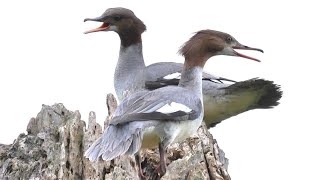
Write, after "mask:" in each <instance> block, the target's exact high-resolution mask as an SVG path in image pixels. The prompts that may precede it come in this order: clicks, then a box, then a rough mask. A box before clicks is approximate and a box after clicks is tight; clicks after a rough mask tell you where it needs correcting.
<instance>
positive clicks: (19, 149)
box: [0, 94, 230, 180]
mask: <svg viewBox="0 0 320 180" xmlns="http://www.w3.org/2000/svg"><path fill="white" fill-rule="evenodd" d="M107 106H108V109H109V113H110V114H111V113H112V112H113V111H114V109H115V107H116V106H117V102H116V100H115V98H114V97H113V95H110V94H109V95H108V98H107ZM110 114H109V117H108V118H107V119H106V122H105V126H106V125H107V124H108V120H109V119H110V116H111V115H110ZM102 131H103V130H102V127H101V126H100V125H99V124H98V123H96V116H95V113H94V112H90V114H89V121H88V128H86V125H85V122H84V121H82V120H81V115H80V113H79V112H78V111H75V112H72V111H69V110H67V109H66V108H65V107H64V106H63V105H62V104H55V105H53V106H47V105H43V106H42V109H41V111H40V112H39V114H38V115H37V117H36V118H32V119H31V120H30V122H29V124H28V127H27V132H28V134H27V135H26V134H20V135H19V136H18V138H17V139H16V140H15V141H14V142H13V144H11V145H2V144H0V179H8V180H11V179H102V180H104V179H138V173H137V170H136V166H135V162H134V158H132V157H129V156H122V157H119V158H116V159H114V160H112V161H102V160H99V161H97V162H90V161H88V159H85V158H84V157H83V154H84V151H85V150H86V149H87V148H88V147H89V146H90V144H91V143H92V142H93V141H94V140H96V139H97V138H98V137H99V136H100V135H101V133H102ZM141 154H142V157H143V159H142V168H143V171H144V172H145V174H146V176H147V178H148V179H152V177H154V175H155V174H154V173H153V171H154V169H155V168H156V167H157V166H158V164H159V153H158V150H157V149H155V150H144V151H142V152H141ZM166 158H167V165H168V168H167V173H166V174H165V176H163V177H162V179H230V177H229V175H228V173H227V165H228V160H227V159H226V158H225V157H224V153H223V152H222V150H221V149H219V147H218V145H217V142H216V141H215V140H214V139H213V138H212V136H211V134H210V133H209V132H208V130H207V128H206V127H205V125H203V126H202V127H201V128H199V130H198V133H197V134H196V135H195V136H193V137H191V138H189V139H187V140H185V141H184V142H182V143H179V144H173V145H172V146H170V147H169V148H168V149H167V157H166Z"/></svg>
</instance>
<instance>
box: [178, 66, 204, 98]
mask: <svg viewBox="0 0 320 180" xmlns="http://www.w3.org/2000/svg"><path fill="white" fill-rule="evenodd" d="M202 72H203V67H202V66H192V67H188V66H187V65H186V64H185V65H184V68H183V70H182V73H181V79H180V82H179V86H180V87H184V88H187V89H190V90H192V91H194V93H195V94H198V95H199V96H202Z"/></svg>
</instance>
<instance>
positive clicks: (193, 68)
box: [85, 30, 253, 177]
mask: <svg viewBox="0 0 320 180" xmlns="http://www.w3.org/2000/svg"><path fill="white" fill-rule="evenodd" d="M230 37H231V39H230ZM234 47H246V46H243V45H241V44H240V43H239V42H238V41H236V40H235V39H234V38H233V37H232V36H230V35H229V34H226V33H223V32H219V31H213V30H202V31H199V32H197V33H196V34H195V35H194V36H193V37H191V38H190V40H189V41H187V42H186V43H185V44H184V45H183V47H182V48H181V49H180V53H181V54H182V55H183V56H184V57H185V63H184V66H183V69H182V73H181V79H180V81H179V85H178V86H166V87H162V88H159V89H155V90H153V91H138V92H135V93H132V94H130V95H128V96H127V97H126V98H124V99H123V101H122V102H121V103H120V105H119V106H118V107H117V109H116V110H115V112H114V114H113V118H112V120H111V121H110V125H109V126H108V127H107V128H106V129H105V130H104V132H103V134H102V136H101V137H99V138H98V139H97V140H96V141H95V142H94V143H93V144H92V145H91V146H90V148H89V149H88V150H87V151H86V152H85V157H87V158H89V159H90V160H91V161H92V160H97V159H98V158H99V157H100V156H101V157H102V159H103V160H112V159H114V158H116V157H117V156H121V155H134V154H136V153H137V152H138V151H139V149H140V148H154V147H156V146H159V153H160V166H159V168H158V173H159V175H160V177H161V176H163V175H164V174H165V172H166V165H165V158H164V153H165V149H166V147H167V146H168V145H169V144H171V143H175V142H181V141H183V140H185V139H186V138H188V137H190V136H191V135H192V134H194V133H195V132H196V131H197V129H198V128H199V127H200V125H201V122H202V119H203V116H204V108H203V100H202V71H203V67H204V65H205V63H206V62H207V60H208V59H210V58H211V57H212V56H216V55H229V56H239V57H242V56H240V55H239V54H238V53H236V52H235V51H234ZM248 49H253V48H248ZM251 59H253V58H251ZM140 172H141V171H140Z"/></svg>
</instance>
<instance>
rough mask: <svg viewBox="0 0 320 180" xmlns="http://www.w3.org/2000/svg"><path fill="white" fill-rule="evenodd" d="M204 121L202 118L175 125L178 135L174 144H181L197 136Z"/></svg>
mask: <svg viewBox="0 0 320 180" xmlns="http://www.w3.org/2000/svg"><path fill="white" fill-rule="evenodd" d="M202 119H203V117H200V118H198V119H196V120H193V121H180V123H175V124H176V129H175V131H176V133H177V134H176V137H175V138H174V140H173V142H172V143H176V142H181V141H183V140H185V139H187V138H188V137H190V136H191V135H193V134H195V133H196V132H197V130H198V128H199V127H200V125H201V122H202Z"/></svg>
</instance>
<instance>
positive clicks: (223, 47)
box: [179, 30, 263, 67]
mask: <svg viewBox="0 0 320 180" xmlns="http://www.w3.org/2000/svg"><path fill="white" fill-rule="evenodd" d="M235 49H242V50H255V51H260V52H262V53H263V50H261V49H257V48H251V47H248V46H245V45H242V44H240V43H239V42H238V41H237V40H236V39H235V38H234V37H232V36H231V35H229V34H227V33H224V32H219V31H214V30H201V31H198V32H197V33H196V34H195V35H194V36H192V37H191V38H190V39H189V41H187V42H186V43H185V44H184V45H183V46H182V47H181V49H180V50H179V53H180V54H182V55H183V56H184V57H185V59H186V63H185V64H187V66H190V67H193V66H201V67H203V66H204V64H205V63H206V61H207V60H208V59H209V58H210V57H212V56H216V55H228V56H238V57H243V58H247V59H251V60H254V61H258V62H260V60H258V59H256V58H253V57H250V56H246V55H244V54H240V53H238V52H237V51H235Z"/></svg>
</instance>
